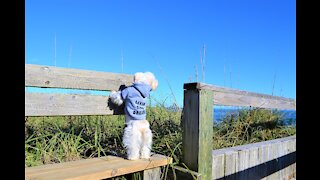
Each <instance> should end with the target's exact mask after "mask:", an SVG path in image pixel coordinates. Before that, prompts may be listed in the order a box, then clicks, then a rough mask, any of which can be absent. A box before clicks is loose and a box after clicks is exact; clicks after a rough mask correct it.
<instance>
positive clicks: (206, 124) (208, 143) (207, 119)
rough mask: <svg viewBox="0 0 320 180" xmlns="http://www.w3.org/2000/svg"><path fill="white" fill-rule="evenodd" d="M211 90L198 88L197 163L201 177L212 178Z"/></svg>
mask: <svg viewBox="0 0 320 180" xmlns="http://www.w3.org/2000/svg"><path fill="white" fill-rule="evenodd" d="M212 98H213V92H212V91H207V90H200V106H199V112H200V113H199V122H198V123H199V154H198V156H199V157H198V158H199V163H198V167H199V168H198V172H199V173H200V174H201V176H202V177H201V178H203V179H212V144H213V139H212V135H213V128H212V127H213V102H212Z"/></svg>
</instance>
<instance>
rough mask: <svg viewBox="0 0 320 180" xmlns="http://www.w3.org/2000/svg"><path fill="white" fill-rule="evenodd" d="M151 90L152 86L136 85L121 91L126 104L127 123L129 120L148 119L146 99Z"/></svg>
mask: <svg viewBox="0 0 320 180" xmlns="http://www.w3.org/2000/svg"><path fill="white" fill-rule="evenodd" d="M151 90H152V88H151V86H149V85H147V84H142V83H134V84H133V85H132V86H129V87H127V88H125V89H124V90H122V91H121V96H122V99H123V100H124V102H125V107H124V112H125V114H126V123H128V122H129V120H145V119H146V99H147V97H148V96H149V93H150V91H151Z"/></svg>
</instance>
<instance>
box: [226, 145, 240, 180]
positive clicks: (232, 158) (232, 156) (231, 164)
mask: <svg viewBox="0 0 320 180" xmlns="http://www.w3.org/2000/svg"><path fill="white" fill-rule="evenodd" d="M237 157H238V152H237V151H227V152H225V172H224V173H225V176H226V177H225V179H226V180H236V176H235V173H236V165H237Z"/></svg>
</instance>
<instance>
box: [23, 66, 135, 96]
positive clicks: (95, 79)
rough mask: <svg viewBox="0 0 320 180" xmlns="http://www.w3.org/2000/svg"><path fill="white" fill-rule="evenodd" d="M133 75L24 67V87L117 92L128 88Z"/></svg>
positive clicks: (47, 67) (51, 67)
mask: <svg viewBox="0 0 320 180" xmlns="http://www.w3.org/2000/svg"><path fill="white" fill-rule="evenodd" d="M132 82H133V75H128V74H118V73H108V72H97V71H89V70H79V69H70V68H60V67H59V68H58V67H53V66H41V65H33V64H26V65H25V86H30V87H51V88H71V89H86V90H108V91H111V90H118V89H119V87H120V86H121V85H126V86H129V85H131V84H132Z"/></svg>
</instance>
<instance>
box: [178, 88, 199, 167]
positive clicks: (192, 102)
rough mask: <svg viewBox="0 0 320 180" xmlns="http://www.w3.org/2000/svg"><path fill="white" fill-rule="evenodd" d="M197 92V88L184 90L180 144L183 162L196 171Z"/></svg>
mask: <svg viewBox="0 0 320 180" xmlns="http://www.w3.org/2000/svg"><path fill="white" fill-rule="evenodd" d="M198 120H199V92H198V91H197V90H190V91H184V105H183V116H182V122H181V126H182V146H183V163H185V164H186V165H187V166H188V168H189V169H191V170H193V171H196V172H197V171H198V156H197V155H198V154H199V123H198Z"/></svg>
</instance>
